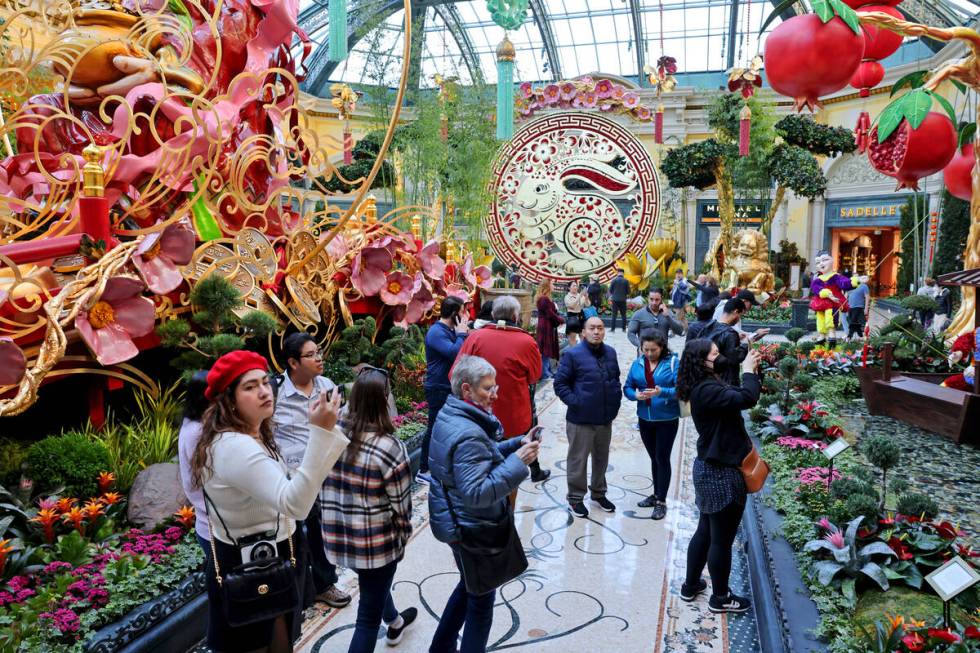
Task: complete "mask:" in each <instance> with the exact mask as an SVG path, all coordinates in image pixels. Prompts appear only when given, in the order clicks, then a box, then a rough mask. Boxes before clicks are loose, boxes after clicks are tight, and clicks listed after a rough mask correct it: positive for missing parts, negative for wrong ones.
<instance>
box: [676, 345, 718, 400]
mask: <svg viewBox="0 0 980 653" xmlns="http://www.w3.org/2000/svg"><path fill="white" fill-rule="evenodd" d="M712 344H714V343H712V342H711V340H709V339H707V338H696V339H694V340H691V341H689V342H688V343H687V346H685V347H684V355H683V356H681V366H680V368H679V369H678V370H677V386H676V387H677V396H678V398H680V399H681V401H689V400H690V399H691V391H692V390H694V387H695V386H696V385H697V384H699V383H701V382H702V381H704V380H705V379H707V378H709V377H712V376H715V373H714V371H713V370H711V369H709V368H708V366H707V365H705V361H707V360H708V354H710V353H711V345H712Z"/></svg>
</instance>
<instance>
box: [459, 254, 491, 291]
mask: <svg viewBox="0 0 980 653" xmlns="http://www.w3.org/2000/svg"><path fill="white" fill-rule="evenodd" d="M463 278H464V279H466V281H467V283H469V284H470V285H472V286H474V287H480V288H490V287H491V286H492V285H493V279H492V274H491V272H490V268H488V267H487V266H485V265H478V266H477V267H473V256H472V254H471V255H469V256H467V257H466V260H465V261H463Z"/></svg>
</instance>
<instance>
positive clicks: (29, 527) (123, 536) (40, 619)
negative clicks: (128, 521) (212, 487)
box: [0, 474, 204, 653]
mask: <svg viewBox="0 0 980 653" xmlns="http://www.w3.org/2000/svg"><path fill="white" fill-rule="evenodd" d="M111 481H112V477H111V475H109V474H103V475H102V476H101V478H100V483H99V485H100V489H101V490H102V493H101V494H100V495H99V496H97V497H93V498H91V499H89V500H88V501H86V502H85V503H84V505H81V506H80V505H79V504H80V503H81V502H79V501H78V500H77V499H75V498H72V497H43V498H40V499H38V500H35V501H32V502H28V504H27V505H25V504H24V503H21V502H20V501H18V498H17V497H16V496H15V495H14V494H11V493H10V492H7V491H6V490H3V491H2V493H0V501H2V503H0V509H2V511H3V512H2V513H0V514H2V516H0V531H2V533H3V538H4V539H0V551H2V554H0V578H2V581H0V582H2V585H0V651H3V652H4V653H6V652H7V651H50V650H68V651H83V650H87V649H88V644H89V640H90V639H92V638H93V636H94V635H95V633H96V631H98V630H99V629H100V628H102V627H104V626H106V625H108V624H111V623H113V622H115V621H117V620H119V619H120V618H122V617H124V616H125V615H126V614H127V613H129V612H130V611H132V610H135V609H137V608H140V607H141V606H143V605H144V604H146V603H148V602H152V601H153V600H155V599H157V598H158V597H160V596H163V595H166V594H167V593H168V592H171V591H173V590H175V589H177V588H178V587H181V586H182V585H185V584H186V583H187V579H188V576H189V575H191V574H192V572H195V571H197V570H199V569H201V567H202V563H203V560H204V554H203V552H202V551H201V548H200V546H199V545H198V543H197V541H196V539H195V537H194V535H193V533H191V532H190V530H189V529H190V528H191V527H192V526H193V523H194V515H193V510H191V509H190V508H184V509H182V510H181V511H179V512H178V514H177V515H175V519H174V520H173V523H172V524H168V525H165V526H163V527H161V529H160V530H159V531H158V532H145V531H141V530H139V529H127V528H125V527H123V523H124V517H123V516H124V514H125V499H124V498H123V497H122V496H121V495H120V494H118V493H116V492H112V491H110V488H109V483H111ZM197 585H200V584H199V583H198V584H197ZM161 616H165V615H161ZM152 624H153V621H152V620H149V619H148V620H144V623H142V624H141V627H142V628H144V629H145V628H148V627H149V626H151V625H152ZM100 650H114V649H112V648H108V649H107V648H105V647H100Z"/></svg>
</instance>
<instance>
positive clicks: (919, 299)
mask: <svg viewBox="0 0 980 653" xmlns="http://www.w3.org/2000/svg"><path fill="white" fill-rule="evenodd" d="M902 306H903V307H904V308H907V309H908V310H910V311H935V310H936V309H937V308H939V305H938V304H936V300H935V299H933V298H932V297H926V296H925V295H909V296H908V297H904V298H903V299H902Z"/></svg>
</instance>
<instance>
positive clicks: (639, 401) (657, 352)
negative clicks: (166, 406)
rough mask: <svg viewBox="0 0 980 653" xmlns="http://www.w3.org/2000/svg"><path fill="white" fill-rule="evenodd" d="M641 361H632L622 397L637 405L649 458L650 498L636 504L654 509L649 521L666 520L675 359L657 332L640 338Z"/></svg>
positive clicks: (676, 414)
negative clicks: (651, 483) (651, 487)
mask: <svg viewBox="0 0 980 653" xmlns="http://www.w3.org/2000/svg"><path fill="white" fill-rule="evenodd" d="M640 353H641V355H640V357H639V358H637V359H636V360H635V361H633V365H632V366H631V367H630V371H629V374H628V375H627V376H626V383H625V384H624V385H623V394H624V395H626V398H627V399H629V400H630V401H635V402H636V416H637V417H638V418H639V420H640V438H641V439H642V440H643V446H644V447H645V448H646V450H647V453H648V454H649V455H650V464H651V477H652V478H653V494H651V495H650V496H648V497H647V498H646V499H643V500H642V501H640V503H639V504H638V505H639V506H640V507H641V508H653V514H652V515H651V516H650V517H651V518H652V519H663V518H664V517H666V516H667V489H668V488H669V487H670V476H671V469H670V452H671V451H672V450H673V448H674V438H675V437H676V436H677V425H678V424H679V420H680V406H679V405H678V403H677V395H676V393H675V386H676V385H677V367H678V365H677V357H676V356H674V355H673V354H672V353H670V350H669V349H668V348H667V339H666V338H665V337H664V334H663V333H661V332H660V331H651V332H648V333H645V334H644V335H643V337H642V338H640Z"/></svg>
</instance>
